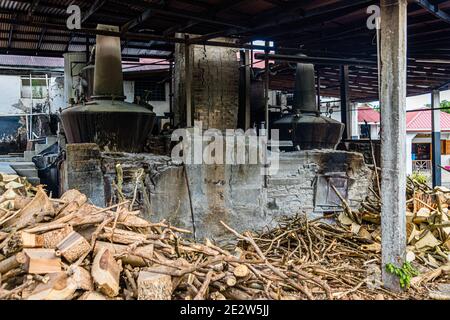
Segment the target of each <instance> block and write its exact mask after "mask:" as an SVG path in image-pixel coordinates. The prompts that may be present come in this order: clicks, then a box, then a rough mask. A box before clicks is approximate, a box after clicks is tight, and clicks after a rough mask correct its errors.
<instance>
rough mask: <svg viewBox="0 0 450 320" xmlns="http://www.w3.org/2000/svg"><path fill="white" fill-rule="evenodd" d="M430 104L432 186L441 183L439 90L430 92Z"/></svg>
mask: <svg viewBox="0 0 450 320" xmlns="http://www.w3.org/2000/svg"><path fill="white" fill-rule="evenodd" d="M431 105H432V109H433V111H431V112H432V117H431V119H432V120H431V123H432V135H431V136H432V148H433V156H432V167H433V187H437V186H441V185H442V169H441V110H440V109H439V108H440V106H441V99H440V92H439V90H433V92H432V93H431Z"/></svg>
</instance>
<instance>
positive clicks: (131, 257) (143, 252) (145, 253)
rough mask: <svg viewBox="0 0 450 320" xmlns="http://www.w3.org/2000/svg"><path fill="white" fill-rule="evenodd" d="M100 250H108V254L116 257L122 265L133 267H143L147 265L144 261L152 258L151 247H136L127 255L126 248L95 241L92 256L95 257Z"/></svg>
mask: <svg viewBox="0 0 450 320" xmlns="http://www.w3.org/2000/svg"><path fill="white" fill-rule="evenodd" d="M102 249H108V250H110V252H111V253H112V254H113V255H115V256H118V259H120V260H122V263H123V264H129V265H131V266H133V267H145V266H147V265H148V263H147V262H146V260H145V259H148V260H150V259H152V258H153V245H147V246H143V247H138V248H136V249H135V250H134V252H133V253H128V249H129V247H128V246H124V245H120V244H112V243H109V242H103V241H97V242H96V243H95V247H94V254H95V255H96V254H97V253H98V252H100V251H101V250H102Z"/></svg>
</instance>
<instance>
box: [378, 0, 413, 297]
mask: <svg viewBox="0 0 450 320" xmlns="http://www.w3.org/2000/svg"><path fill="white" fill-rule="evenodd" d="M407 14H408V12H407V0H395V1H394V0H381V79H380V80H381V97H380V98H381V99H380V102H381V125H382V136H381V140H382V146H381V167H382V170H381V171H382V179H381V180H382V184H381V197H382V207H381V231H382V266H381V268H382V270H383V282H384V286H385V287H386V288H388V289H391V290H394V291H400V290H401V288H400V284H399V279H398V277H397V276H395V275H393V274H391V273H389V272H387V270H386V265H387V264H390V263H392V264H394V265H396V266H398V267H401V266H402V265H403V263H404V261H405V256H406V215H405V212H406V168H405V163H406V67H407V65H406V48H407Z"/></svg>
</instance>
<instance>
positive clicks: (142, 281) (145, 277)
mask: <svg viewBox="0 0 450 320" xmlns="http://www.w3.org/2000/svg"><path fill="white" fill-rule="evenodd" d="M137 285H138V300H171V296H172V278H171V277H170V276H168V275H164V274H158V273H152V272H147V271H141V272H139V277H138V281H137Z"/></svg>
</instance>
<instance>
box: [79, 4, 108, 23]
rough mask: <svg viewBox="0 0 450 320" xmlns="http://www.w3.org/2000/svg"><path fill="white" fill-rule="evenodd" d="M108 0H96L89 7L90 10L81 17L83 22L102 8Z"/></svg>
mask: <svg viewBox="0 0 450 320" xmlns="http://www.w3.org/2000/svg"><path fill="white" fill-rule="evenodd" d="M107 1H108V0H95V2H94V3H93V4H92V6H91V7H90V8H89V10H88V12H86V14H85V15H84V17H83V18H82V19H81V22H82V23H83V22H86V21H87V20H88V19H89V18H90V17H92V16H93V15H94V14H95V13H96V12H97V11H98V10H99V9H101V8H102V7H103V6H104V5H105V3H106V2H107Z"/></svg>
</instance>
